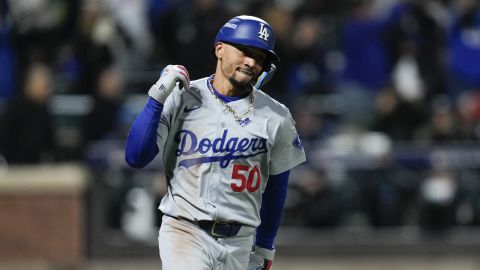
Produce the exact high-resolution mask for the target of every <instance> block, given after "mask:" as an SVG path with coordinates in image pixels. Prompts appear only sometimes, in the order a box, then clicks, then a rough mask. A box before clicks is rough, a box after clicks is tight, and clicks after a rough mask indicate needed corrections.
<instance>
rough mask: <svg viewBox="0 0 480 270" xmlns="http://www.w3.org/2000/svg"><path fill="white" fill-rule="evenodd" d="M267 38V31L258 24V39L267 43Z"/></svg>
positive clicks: (262, 25) (261, 24) (263, 25)
mask: <svg viewBox="0 0 480 270" xmlns="http://www.w3.org/2000/svg"><path fill="white" fill-rule="evenodd" d="M268 36H269V34H268V29H267V28H266V27H265V24H264V23H260V31H258V37H259V38H261V39H263V40H265V41H268Z"/></svg>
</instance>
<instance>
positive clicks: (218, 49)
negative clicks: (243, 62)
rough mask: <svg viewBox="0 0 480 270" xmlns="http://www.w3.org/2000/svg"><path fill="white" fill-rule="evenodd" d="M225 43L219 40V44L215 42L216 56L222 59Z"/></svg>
mask: <svg viewBox="0 0 480 270" xmlns="http://www.w3.org/2000/svg"><path fill="white" fill-rule="evenodd" d="M223 45H224V44H223V42H217V44H215V56H216V57H217V59H221V58H222V56H223V52H224V49H225V47H224V46H223Z"/></svg>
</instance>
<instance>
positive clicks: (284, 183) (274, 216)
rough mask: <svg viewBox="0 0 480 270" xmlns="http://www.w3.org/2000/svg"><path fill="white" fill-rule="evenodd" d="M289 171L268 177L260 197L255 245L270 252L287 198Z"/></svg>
mask: <svg viewBox="0 0 480 270" xmlns="http://www.w3.org/2000/svg"><path fill="white" fill-rule="evenodd" d="M289 175H290V171H289V170H288V171H285V172H283V173H281V174H277V175H270V177H269V179H268V184H267V187H266V188H265V192H264V193H263V195H262V208H261V209H260V219H261V221H262V222H261V224H260V226H258V228H257V236H256V239H255V245H257V246H259V247H262V248H267V249H270V250H272V249H273V248H274V240H275V236H276V235H277V231H278V228H279V227H280V223H281V221H282V213H283V206H284V205H285V198H286V197H287V188H288V177H289Z"/></svg>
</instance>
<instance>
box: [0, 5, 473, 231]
mask: <svg viewBox="0 0 480 270" xmlns="http://www.w3.org/2000/svg"><path fill="white" fill-rule="evenodd" d="M240 14H250V15H255V16H259V17H261V18H264V19H265V20H267V21H268V22H269V23H270V24H271V25H272V27H273V29H274V30H275V33H276V38H277V43H276V49H275V50H276V52H277V54H278V55H280V57H281V62H280V64H279V67H278V70H277V73H276V75H275V77H274V79H273V80H272V81H271V82H269V83H268V84H267V85H266V86H265V89H263V90H264V91H266V92H267V93H268V94H270V95H271V96H273V97H274V98H276V99H278V100H279V101H281V102H282V103H284V104H286V105H287V106H288V107H289V108H290V110H291V111H292V113H293V115H294V118H295V120H296V121H297V128H298V131H299V133H300V137H301V138H302V140H303V144H304V147H305V149H306V152H307V155H308V157H309V158H308V163H307V164H306V165H304V166H303V168H301V169H300V170H299V171H298V172H297V173H296V175H294V178H293V180H292V181H291V182H292V183H291V191H290V193H289V194H290V196H289V200H288V201H287V212H286V217H287V218H290V219H289V220H290V221H291V223H295V222H294V221H296V222H298V223H301V224H303V225H312V226H338V225H342V224H346V223H348V224H351V223H355V224H357V223H361V224H363V223H368V224H370V225H374V226H391V225H405V224H409V223H420V224H422V225H424V226H425V227H428V228H430V227H432V226H433V227H442V228H443V227H445V226H449V225H456V224H460V225H478V224H480V210H479V209H480V199H479V197H480V187H479V186H480V185H479V183H477V182H478V179H479V178H478V177H479V175H478V172H477V170H478V169H477V167H478V165H480V162H478V160H479V158H478V156H479V155H478V154H477V152H476V151H477V150H476V148H477V147H476V143H477V142H478V139H479V138H480V125H479V124H480V91H479V90H480V68H479V66H478V63H480V5H479V1H478V0H344V1H328V0H261V1H256V0H249V1H235V0H77V1H67V0H29V1H26V0H20V1H18V0H7V1H1V2H0V70H1V72H0V118H1V121H0V153H1V154H2V155H3V157H4V158H5V159H6V161H7V162H8V163H10V164H16V163H20V164H24V163H27V164H36V163H42V162H62V161H70V160H83V159H88V157H87V155H88V152H87V151H86V149H87V148H88V146H89V145H92V143H97V142H101V141H105V140H108V139H113V140H118V141H123V140H124V139H125V136H126V133H127V131H128V127H129V124H130V123H131V120H132V117H135V113H136V112H138V108H137V111H135V109H134V110H132V109H131V107H129V106H126V102H127V100H128V98H129V97H130V96H132V95H135V94H143V95H145V94H146V92H147V90H148V89H149V87H150V85H151V84H152V83H154V82H155V80H156V79H157V77H158V74H159V71H160V70H161V69H162V67H163V66H165V65H167V64H173V63H175V64H182V65H184V66H185V67H186V68H187V69H188V70H189V72H190V76H191V78H192V79H197V78H200V77H203V76H207V75H209V74H211V73H213V72H214V66H215V62H214V60H213V59H212V57H211V50H212V47H213V40H214V37H215V35H216V33H217V31H218V29H219V28H220V27H221V25H223V23H225V22H226V21H227V20H228V19H229V18H231V17H232V16H235V15H240ZM58 96H71V97H77V98H78V99H73V100H74V102H73V103H71V104H70V105H68V106H71V107H75V108H76V106H78V105H79V104H85V106H84V108H83V109H80V111H81V112H83V113H80V116H81V117H80V118H79V119H77V120H75V122H74V124H73V126H74V128H73V129H70V130H68V131H67V132H66V131H65V129H62V132H59V129H60V128H61V127H60V126H61V125H62V124H64V122H62V120H59V119H61V115H60V116H59V115H56V114H55V113H53V112H52V108H53V107H55V104H57V105H58V100H59V99H56V100H57V103H55V102H53V101H52V100H53V99H54V98H55V97H58ZM85 97H87V98H88V101H89V102H82V100H84V98H85ZM82 98H83V99H82ZM52 104H53V105H52ZM58 106H60V107H61V104H60V105H58ZM65 137H68V138H69V139H65ZM65 141H67V142H69V143H65ZM439 146H440V147H443V148H440V150H439V148H438V147H439ZM477 163H478V164H477ZM411 204H415V207H412V206H411ZM412 209H413V210H412ZM299 215H301V216H299ZM287 223H288V220H287Z"/></svg>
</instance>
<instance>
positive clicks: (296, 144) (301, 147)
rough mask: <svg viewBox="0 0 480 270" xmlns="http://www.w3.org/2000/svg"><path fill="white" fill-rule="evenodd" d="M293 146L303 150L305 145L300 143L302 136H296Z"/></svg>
mask: <svg viewBox="0 0 480 270" xmlns="http://www.w3.org/2000/svg"><path fill="white" fill-rule="evenodd" d="M292 144H293V146H295V147H297V148H298V149H301V150H303V144H302V142H301V141H300V136H298V134H297V135H296V136H295V138H294V139H293V142H292Z"/></svg>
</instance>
